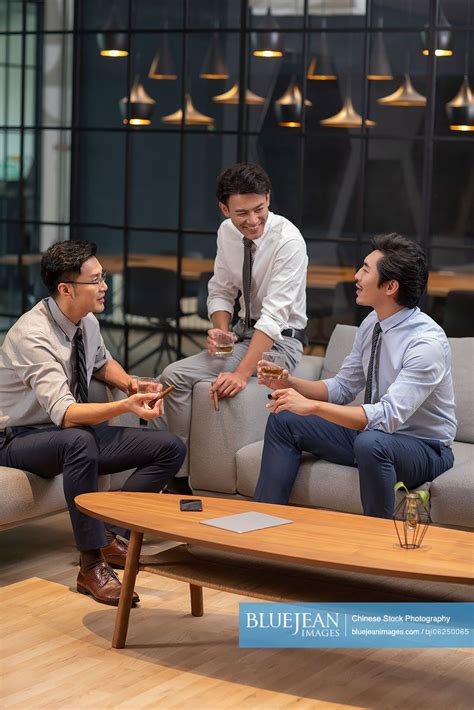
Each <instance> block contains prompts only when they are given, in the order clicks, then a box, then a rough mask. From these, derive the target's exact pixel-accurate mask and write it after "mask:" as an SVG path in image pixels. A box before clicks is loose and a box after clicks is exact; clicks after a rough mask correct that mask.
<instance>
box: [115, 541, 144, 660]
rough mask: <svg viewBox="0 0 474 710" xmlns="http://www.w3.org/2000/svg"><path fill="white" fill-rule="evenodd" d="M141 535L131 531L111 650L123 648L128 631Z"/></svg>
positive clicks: (140, 547)
mask: <svg viewBox="0 0 474 710" xmlns="http://www.w3.org/2000/svg"><path fill="white" fill-rule="evenodd" d="M142 541H143V533H139V532H135V531H134V530H132V534H131V536H130V544H129V546H128V552H127V562H126V564H125V572H124V575H123V582H122V590H121V592H120V599H119V605H118V610H117V616H116V618H115V629H114V637H113V639H112V648H124V647H125V641H126V638H127V631H128V620H129V618H130V609H131V607H132V595H133V590H134V588H135V580H136V578H137V572H138V563H139V560H140V551H141V549H142Z"/></svg>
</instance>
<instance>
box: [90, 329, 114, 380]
mask: <svg viewBox="0 0 474 710" xmlns="http://www.w3.org/2000/svg"><path fill="white" fill-rule="evenodd" d="M97 337H98V339H99V344H98V346H97V352H96V354H95V361H94V366H93V368H92V369H93V372H97V370H100V368H101V367H103V366H104V365H105V364H106V363H107V362H110V361H111V360H113V358H112V355H111V354H110V353H109V351H108V350H107V348H106V347H105V343H104V340H103V338H102V335H101V334H100V330H99V324H97Z"/></svg>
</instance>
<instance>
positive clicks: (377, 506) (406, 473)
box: [255, 412, 454, 518]
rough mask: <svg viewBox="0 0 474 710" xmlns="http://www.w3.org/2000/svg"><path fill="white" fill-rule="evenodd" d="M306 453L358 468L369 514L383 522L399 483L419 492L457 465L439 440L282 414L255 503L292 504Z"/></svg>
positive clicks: (274, 423)
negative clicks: (394, 488) (297, 478)
mask: <svg viewBox="0 0 474 710" xmlns="http://www.w3.org/2000/svg"><path fill="white" fill-rule="evenodd" d="M303 451H308V452H309V453H311V454H313V455H314V456H316V457H317V458H322V459H325V460H326V461H331V462H332V463H338V464H343V465H344V466H354V467H357V468H358V469H359V485H360V497H361V501H362V507H363V509H364V513H365V515H372V516H374V517H378V518H391V517H392V516H393V511H394V505H395V494H394V492H393V487H394V485H395V483H396V482H397V481H403V482H404V483H405V485H406V486H407V488H410V489H411V488H416V487H417V486H421V485H422V484H423V483H426V482H427V481H432V480H433V479H434V478H436V477H437V476H439V475H440V474H441V473H444V471H447V470H448V469H449V468H451V467H452V465H453V462H454V456H453V452H452V450H451V448H450V447H448V446H444V445H443V444H440V442H439V441H437V440H434V439H433V440H431V439H417V438H415V437H414V436H407V435H406V434H386V433H385V432H383V431H378V430H375V429H371V430H367V431H363V432H358V431H355V430H353V429H346V428H345V427H342V426H338V425H337V424H332V423H331V422H328V421H326V420H325V419H321V417H318V416H309V417H302V416H299V415H297V414H292V413H291V412H281V413H280V414H271V415H270V416H269V418H268V422H267V428H266V431H265V443H264V447H263V456H262V465H261V469H260V477H259V479H258V483H257V487H256V489H255V500H257V501H260V502H263V503H281V504H286V503H288V501H289V498H290V494H291V489H292V487H293V483H294V482H295V479H296V476H297V474H298V469H299V466H300V460H301V453H302V452H303Z"/></svg>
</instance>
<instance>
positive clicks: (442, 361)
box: [362, 338, 447, 434]
mask: <svg viewBox="0 0 474 710" xmlns="http://www.w3.org/2000/svg"><path fill="white" fill-rule="evenodd" d="M446 366H447V363H446V354H445V352H444V350H443V347H442V345H441V344H440V343H439V342H438V341H437V340H434V339H430V338H426V339H424V340H419V341H418V342H417V343H416V344H415V345H413V346H411V347H410V348H409V349H408V350H407V352H406V353H405V355H404V358H403V367H402V369H401V370H400V372H399V373H398V375H397V377H396V379H395V380H394V382H393V384H392V385H390V387H389V388H388V390H387V392H386V393H385V394H384V395H383V396H382V397H381V398H380V401H379V402H377V403H375V404H363V405H362V406H363V407H364V410H365V413H366V415H367V426H366V429H379V430H381V431H385V432H387V433H390V434H391V433H394V432H396V431H397V430H398V429H399V428H400V427H401V426H402V425H403V424H404V423H405V422H406V421H407V420H408V419H409V418H410V417H411V416H412V415H413V414H414V413H415V412H416V411H417V410H418V409H419V408H420V406H421V404H422V403H423V402H424V401H425V400H426V399H427V397H429V395H430V394H431V393H432V392H433V390H434V389H435V387H436V386H437V385H438V384H439V383H440V382H441V380H442V379H443V377H444V375H445V372H446Z"/></svg>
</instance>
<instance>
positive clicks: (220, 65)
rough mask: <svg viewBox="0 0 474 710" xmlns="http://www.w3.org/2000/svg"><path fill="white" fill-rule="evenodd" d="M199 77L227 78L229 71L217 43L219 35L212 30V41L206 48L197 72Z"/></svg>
mask: <svg viewBox="0 0 474 710" xmlns="http://www.w3.org/2000/svg"><path fill="white" fill-rule="evenodd" d="M199 76H200V77H201V79H228V78H229V72H228V71H227V67H226V65H225V62H224V58H223V56H222V51H221V48H220V43H219V35H218V33H217V32H214V36H213V38H212V42H211V44H210V45H209V49H208V50H207V54H206V57H205V59H204V62H203V65H202V67H201V73H200V74H199Z"/></svg>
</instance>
